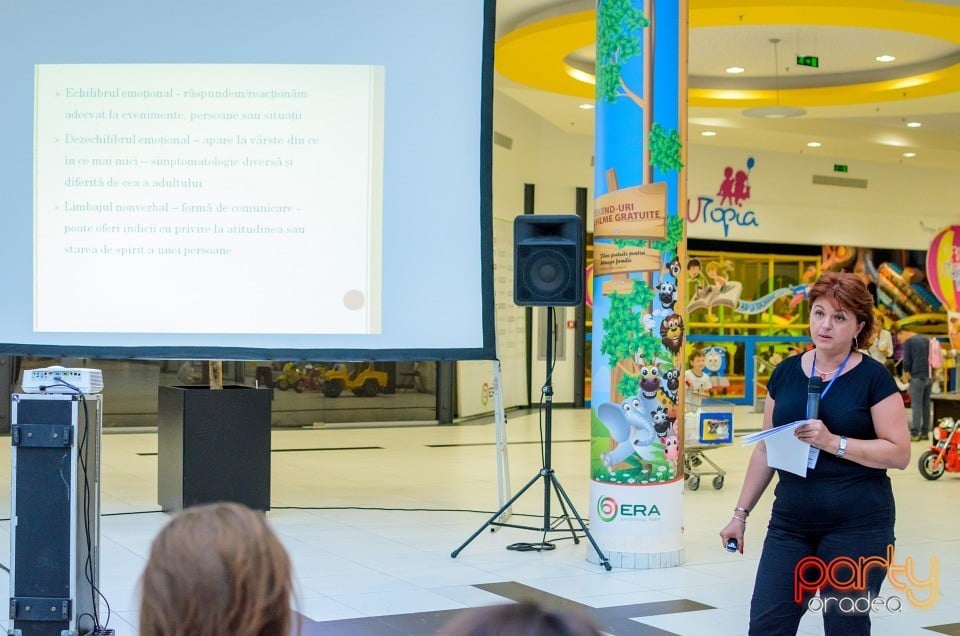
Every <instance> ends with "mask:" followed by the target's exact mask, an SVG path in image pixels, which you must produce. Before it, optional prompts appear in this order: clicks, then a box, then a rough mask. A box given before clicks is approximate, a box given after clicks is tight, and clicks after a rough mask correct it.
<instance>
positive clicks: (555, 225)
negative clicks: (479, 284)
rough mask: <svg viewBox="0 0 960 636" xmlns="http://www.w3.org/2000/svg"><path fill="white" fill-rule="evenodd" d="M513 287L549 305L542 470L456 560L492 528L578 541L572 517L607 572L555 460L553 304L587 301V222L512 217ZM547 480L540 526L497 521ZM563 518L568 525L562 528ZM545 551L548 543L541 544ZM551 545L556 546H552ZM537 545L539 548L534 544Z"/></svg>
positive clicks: (524, 297) (526, 299) (529, 301)
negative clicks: (554, 508)
mask: <svg viewBox="0 0 960 636" xmlns="http://www.w3.org/2000/svg"><path fill="white" fill-rule="evenodd" d="M513 239H514V286H513V302H514V303H515V304H517V305H520V306H525V307H546V308H547V333H546V336H547V338H546V345H547V346H546V369H547V374H546V380H545V382H544V384H543V389H542V394H543V423H544V426H543V428H544V438H543V452H542V454H541V457H542V458H543V465H542V466H541V468H540V470H539V472H537V474H536V475H534V476H533V478H532V479H531V480H530V481H528V482H527V483H526V485H524V487H523V488H521V489H520V490H519V491H518V492H517V494H515V495H514V496H513V497H511V498H510V500H509V501H507V502H506V503H505V504H503V506H501V507H500V509H499V510H497V511H496V512H495V513H493V515H492V516H491V517H490V518H489V519H488V520H487V522H486V523H484V524H483V525H482V526H480V527H479V528H478V529H477V530H476V532H474V533H473V535H471V536H470V538H469V539H467V540H466V541H464V542H463V544H461V545H460V547H458V548H457V549H456V550H454V551H453V552H452V553H451V554H450V556H451V557H452V558H456V557H457V555H458V554H460V552H461V551H462V550H463V549H464V548H465V547H467V545H468V544H469V543H470V542H471V541H473V540H474V539H476V538H477V537H478V536H479V535H480V533H481V532H483V531H484V530H485V529H486V528H487V527H489V526H498V527H509V528H520V529H523V530H536V531H538V532H542V533H544V535H546V533H548V532H569V533H570V534H571V535H572V537H573V541H574V543H580V537H579V535H578V534H577V529H576V528H574V525H573V522H572V521H571V519H570V515H571V514H572V515H573V517H574V518H575V519H576V520H577V524H578V526H579V530H580V531H581V532H582V533H583V535H584V536H586V538H587V539H588V540H589V541H590V545H592V546H593V549H594V550H596V551H597V555H598V556H599V557H600V563H601V564H602V565H603V567H604V568H606V569H607V570H608V571H609V570H610V569H611V566H610V562H609V561H608V560H607V557H606V556H605V555H604V554H603V552H602V551H601V550H600V546H598V545H597V542H596V541H594V539H593V536H592V535H591V534H590V530H589V529H588V528H587V525H586V523H584V521H583V519H582V518H581V517H580V514H579V513H578V512H577V509H576V508H575V507H574V505H573V502H572V501H571V500H570V497H569V495H567V492H566V491H565V490H564V489H563V486H562V485H561V484H560V480H559V479H557V475H556V473H555V472H554V470H553V466H552V464H551V459H552V455H551V446H552V443H553V426H552V423H553V422H552V411H553V384H552V375H553V364H554V359H553V358H554V337H555V335H554V334H555V333H557V329H556V325H555V324H554V322H555V320H556V312H555V311H554V308H555V307H566V306H576V305H579V304H580V303H582V302H583V285H584V274H585V268H584V260H583V252H584V246H583V221H582V220H581V219H580V217H579V216H576V215H574V214H556V215H546V214H545V215H521V216H518V217H517V218H516V219H514V223H513ZM539 481H542V482H543V517H542V524H541V525H540V526H539V527H535V526H524V525H518V524H511V523H505V522H502V521H497V519H500V518H501V515H502V514H503V513H504V511H506V510H507V509H509V508H510V506H512V505H513V503H514V502H515V501H517V500H518V499H519V498H520V497H521V496H523V494H524V493H525V492H527V491H528V490H529V489H530V488H531V487H533V485H534V484H536V483H537V482H539ZM551 491H554V492H556V494H557V500H558V501H559V503H560V508H561V510H562V511H563V514H561V515H559V516H558V517H557V518H556V519H553V518H552V517H551V514H550V505H551ZM564 522H565V523H566V527H565V528H564V527H561V526H562V525H563V524H564ZM539 545H541V546H542V549H543V548H545V547H546V546H545V545H544V544H539ZM551 547H552V546H551ZM534 549H536V548H534Z"/></svg>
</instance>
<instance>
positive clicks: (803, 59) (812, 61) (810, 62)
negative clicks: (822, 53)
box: [797, 55, 820, 68]
mask: <svg viewBox="0 0 960 636" xmlns="http://www.w3.org/2000/svg"><path fill="white" fill-rule="evenodd" d="M797 66H812V67H813V68H818V67H819V66H820V58H819V57H817V56H816V55H798V56H797Z"/></svg>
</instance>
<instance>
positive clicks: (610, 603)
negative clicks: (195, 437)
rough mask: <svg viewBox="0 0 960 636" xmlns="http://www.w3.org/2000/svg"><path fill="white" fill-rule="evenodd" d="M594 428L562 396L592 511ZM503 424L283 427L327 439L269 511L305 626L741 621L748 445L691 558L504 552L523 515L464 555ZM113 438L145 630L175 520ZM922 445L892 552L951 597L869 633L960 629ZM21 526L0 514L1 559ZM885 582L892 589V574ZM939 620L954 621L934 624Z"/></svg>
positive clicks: (949, 531) (109, 519)
mask: <svg viewBox="0 0 960 636" xmlns="http://www.w3.org/2000/svg"><path fill="white" fill-rule="evenodd" d="M508 417H509V421H508V424H507V429H508V433H507V435H508V439H509V441H510V446H509V461H510V464H509V466H510V473H511V477H512V486H513V489H514V491H515V490H516V489H518V488H520V487H521V486H522V485H523V484H524V483H526V482H527V481H528V480H529V479H530V478H531V477H532V476H534V475H536V474H537V471H538V470H539V468H540V447H539V444H538V443H536V442H537V441H538V440H539V428H538V421H539V420H538V416H537V414H536V413H530V414H527V413H523V414H509V416H508ZM736 422H737V426H738V428H739V430H740V431H743V430H745V429H751V428H753V429H755V428H757V427H758V425H759V415H756V414H754V413H752V412H749V411H747V410H746V409H743V410H740V409H739V408H738V411H737V414H736ZM588 429H589V412H588V411H586V410H574V409H562V408H555V409H554V412H553V436H554V444H553V449H552V450H553V466H554V468H555V469H556V474H557V476H558V477H559V479H560V481H561V482H562V484H563V486H564V487H565V489H566V490H567V492H568V493H569V495H570V496H571V498H572V500H573V501H574V503H575V505H576V506H577V508H578V510H579V511H580V512H581V514H586V513H587V512H588V510H587V503H586V502H587V496H588V490H589V480H588V477H587V463H588V452H589V451H588V445H587V441H586V440H587V437H588ZM494 434H495V431H494V426H493V424H492V422H487V421H484V422H470V423H465V424H461V425H456V426H443V427H441V426H422V427H411V426H404V427H397V428H352V429H345V428H338V429H302V430H300V429H298V430H277V431H275V432H274V433H273V448H274V450H275V451H276V450H280V449H297V448H304V449H314V450H309V451H303V452H275V453H274V454H273V456H272V463H273V470H272V473H273V482H272V504H273V510H272V511H271V512H270V513H269V515H268V518H269V520H270V522H271V523H272V525H273V527H274V528H275V529H276V530H277V532H278V533H279V534H280V536H281V538H282V540H283V542H284V544H285V545H286V547H287V549H288V551H289V552H290V554H291V556H292V558H293V561H294V565H295V569H296V575H297V589H298V597H297V600H296V605H297V607H296V609H297V610H298V611H299V612H300V613H301V614H303V615H304V617H305V620H304V634H305V636H310V635H311V634H364V635H376V634H401V633H408V634H431V633H432V632H433V630H434V629H435V627H436V625H438V624H440V623H441V622H443V621H444V620H446V619H447V618H449V616H450V615H451V612H453V611H456V610H458V609H462V608H464V607H470V606H476V605H484V604H491V603H499V602H505V601H508V600H511V599H513V600H516V599H518V598H524V597H527V596H531V595H533V596H537V597H540V598H543V599H546V600H550V601H551V602H564V603H569V604H574V605H577V606H580V607H586V608H590V609H591V610H593V611H594V615H595V616H596V617H597V619H598V620H599V621H600V622H601V623H602V624H603V625H604V629H605V630H606V631H607V632H608V633H611V634H689V635H697V636H699V635H703V634H720V635H726V634H743V633H745V632H746V620H747V612H748V606H749V598H750V592H751V589H752V584H753V576H754V573H755V569H756V563H757V562H756V558H757V548H758V547H759V545H760V544H761V541H762V538H763V533H764V526H765V523H766V519H767V518H768V516H769V507H770V502H771V494H772V490H771V491H768V493H767V495H766V496H765V497H764V499H763V500H762V502H761V504H760V505H759V506H758V509H757V510H756V511H755V512H754V514H753V515H752V517H751V524H750V528H749V533H748V535H747V541H748V545H747V548H748V551H747V554H746V555H745V556H740V555H735V554H729V553H727V552H725V551H724V550H722V549H721V548H720V546H719V539H718V537H717V531H718V529H719V528H720V527H721V526H722V525H723V524H724V523H726V520H727V519H728V518H729V514H730V510H731V508H732V507H733V506H734V503H735V500H736V496H737V492H738V490H739V486H740V483H741V482H742V478H743V473H744V469H745V466H746V461H747V457H748V453H749V448H744V447H742V446H741V445H740V443H739V441H737V442H735V443H734V444H733V445H730V446H725V447H720V448H716V449H713V450H711V451H710V457H711V458H712V459H713V460H714V461H716V462H717V463H718V464H719V465H720V466H722V467H723V468H724V469H725V470H726V471H727V476H726V484H725V485H724V487H723V489H722V490H719V491H717V490H714V489H713V488H711V487H710V484H709V483H706V482H704V484H702V485H701V487H700V489H699V490H697V491H689V490H688V491H686V493H685V495H684V516H685V519H684V525H685V537H684V545H685V563H684V564H683V565H682V566H680V567H676V568H670V569H662V570H642V571H624V570H617V569H614V570H613V571H612V572H606V571H604V570H603V568H602V567H600V566H597V565H593V564H590V563H588V562H587V560H586V558H585V555H586V551H587V550H588V549H590V548H589V544H588V543H587V542H586V541H581V543H580V544H579V545H574V544H573V543H572V542H571V541H569V540H563V539H561V537H562V536H563V535H559V534H554V535H553V538H554V539H560V540H559V541H557V548H556V549H555V550H553V551H550V552H543V553H536V552H515V551H508V550H506V546H507V545H509V544H511V543H514V542H520V541H538V540H539V539H540V533H538V532H534V531H528V530H517V529H512V528H502V529H500V530H498V531H497V532H495V533H492V532H486V531H485V532H483V533H481V534H480V535H479V536H478V537H477V538H476V539H475V540H474V541H473V542H471V543H470V544H469V545H468V546H467V547H466V548H465V549H464V550H463V551H462V552H461V553H460V554H459V556H458V557H457V558H456V559H453V558H451V556H450V553H451V552H452V551H453V550H454V549H456V548H457V547H458V546H460V545H461V544H462V543H463V542H464V541H465V540H466V539H467V538H468V537H469V536H470V535H471V534H472V533H473V532H474V531H475V530H476V529H477V528H479V527H480V526H481V525H482V524H483V523H484V521H486V519H487V518H488V517H489V515H490V514H492V512H493V511H494V510H495V509H496V508H497V507H498V506H499V502H498V494H497V493H498V489H497V464H496V456H495V446H494V440H495V437H494ZM524 442H526V443H524ZM102 447H103V463H102V489H101V492H102V512H103V519H102V530H101V544H102V555H101V575H100V581H101V587H102V590H103V592H104V594H105V595H106V597H107V599H108V600H109V603H110V607H111V611H112V618H111V621H110V626H111V627H114V628H115V629H116V630H117V634H119V635H121V636H125V635H128V634H135V633H136V628H135V625H136V622H137V600H136V585H137V578H138V576H139V574H140V571H141V568H142V567H143V564H144V559H145V555H146V554H147V551H148V548H149V544H150V541H151V540H152V538H153V537H154V535H155V534H156V533H157V531H158V530H159V528H160V527H161V526H162V525H163V524H164V522H165V521H166V520H167V518H168V517H167V516H166V515H165V514H163V513H161V512H157V510H158V506H157V503H156V502H157V497H156V491H157V457H156V455H155V453H156V450H157V437H156V434H155V433H134V434H118V433H109V434H105V435H104V436H103V445H102ZM359 447H364V448H362V449H361V448H359ZM370 447H372V448H370ZM316 449H322V450H316ZM351 449H353V450H351ZM922 450H923V445H922V444H920V443H914V444H913V453H914V460H913V462H912V463H911V465H910V466H909V467H908V468H907V470H905V471H902V472H893V473H892V478H893V482H894V487H895V491H896V495H897V504H898V507H899V511H898V512H899V515H898V523H897V538H898V544H897V551H898V552H897V554H898V557H901V556H902V557H906V556H910V557H913V559H914V561H915V562H916V563H917V570H918V574H919V575H920V576H925V575H926V573H927V571H928V568H929V563H930V559H931V557H936V559H937V560H938V561H939V576H940V580H939V587H940V598H939V600H938V602H937V604H936V605H935V606H934V607H933V608H932V609H930V610H927V611H920V610H917V609H914V608H913V607H911V606H910V605H909V604H905V606H904V608H903V610H902V612H901V613H899V614H889V613H886V612H883V613H880V614H876V615H875V619H874V630H873V633H874V634H889V635H894V634H896V635H898V636H899V635H903V634H931V633H945V634H960V538H958V537H960V475H954V474H950V473H948V474H946V475H945V476H944V477H942V478H941V479H940V480H939V481H936V482H929V481H927V480H925V479H923V477H921V475H920V474H919V472H918V471H917V468H916V465H915V464H916V457H917V456H918V455H919V453H920V452H921V451H922ZM9 453H10V448H9V442H4V443H3V444H2V445H0V476H2V478H3V479H4V480H5V482H6V483H5V484H3V485H2V487H3V489H2V491H0V506H3V509H4V510H9V503H8V500H9V466H10V455H9ZM542 505H543V497H542V489H541V487H540V485H539V484H538V485H537V486H535V487H534V488H533V489H531V490H530V491H528V493H527V494H525V495H524V496H523V497H522V498H521V499H520V500H519V501H518V502H517V504H516V505H515V507H514V513H515V514H520V513H526V514H530V515H534V517H533V525H537V517H536V515H539V514H541V513H542ZM8 526H9V524H8V523H7V522H3V523H2V530H3V534H4V538H3V539H0V561H2V563H4V564H8V563H9V540H8V537H7V534H8V531H9V528H8ZM7 587H8V580H7V578H6V577H5V576H0V595H6V596H8V592H7ZM884 593H885V594H888V595H892V594H894V593H895V591H894V590H893V589H892V588H891V587H890V586H889V584H887V585H885V587H884ZM370 617H378V618H376V619H371V618H370ZM102 619H103V616H101V620H102ZM936 626H943V627H938V628H937V629H935V630H933V631H929V630H930V629H931V628H934V627H936ZM801 633H802V634H819V633H822V628H821V626H820V621H819V617H817V616H814V615H810V614H808V615H807V616H806V617H805V618H804V621H803V623H802V624H801Z"/></svg>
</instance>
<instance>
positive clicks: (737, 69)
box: [727, 66, 743, 75]
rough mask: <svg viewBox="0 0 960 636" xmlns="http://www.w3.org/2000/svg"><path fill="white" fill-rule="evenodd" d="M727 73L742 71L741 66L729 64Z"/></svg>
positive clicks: (732, 73) (734, 73)
mask: <svg viewBox="0 0 960 636" xmlns="http://www.w3.org/2000/svg"><path fill="white" fill-rule="evenodd" d="M727 73H730V74H731V75H736V74H737V73H743V68H742V67H740V66H731V67H730V68H728V69H727Z"/></svg>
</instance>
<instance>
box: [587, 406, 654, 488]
mask: <svg viewBox="0 0 960 636" xmlns="http://www.w3.org/2000/svg"><path fill="white" fill-rule="evenodd" d="M597 415H598V416H599V417H600V421H601V422H603V423H604V425H605V426H606V427H607V429H608V430H609V431H610V437H612V438H613V441H615V442H616V443H617V445H616V446H615V447H614V448H613V450H611V451H610V452H609V453H603V454H601V455H600V459H601V460H602V461H603V464H604V466H606V467H607V470H608V471H609V472H610V473H611V474H612V473H614V472H616V471H615V469H614V466H616V465H617V464H619V463H620V462H622V461H624V460H626V459H627V458H628V457H630V456H631V455H633V454H634V453H636V454H637V456H638V457H640V459H641V460H642V462H643V464H644V466H643V468H644V469H645V470H646V471H647V472H648V473H649V472H652V467H653V462H654V461H656V460H660V459H661V458H662V457H663V446H662V445H661V444H660V443H659V440H660V437H659V436H658V435H657V431H656V429H655V428H654V426H653V421H652V420H651V419H650V416H649V415H647V414H646V413H645V412H644V411H643V406H642V400H640V399H639V398H638V397H632V398H628V399H626V400H624V401H623V402H622V403H621V404H620V405H619V406H618V405H616V404H613V403H612V402H606V403H604V404H601V405H600V407H599V408H598V409H597Z"/></svg>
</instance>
